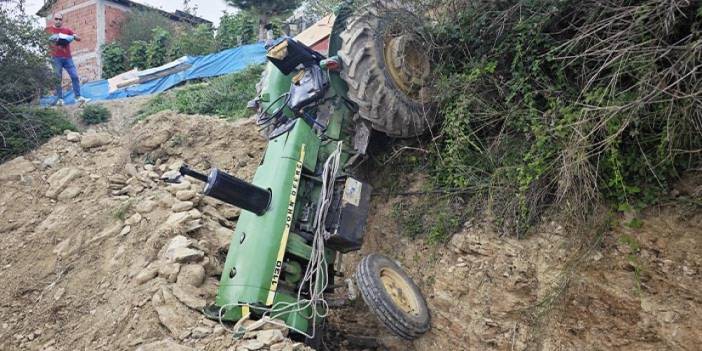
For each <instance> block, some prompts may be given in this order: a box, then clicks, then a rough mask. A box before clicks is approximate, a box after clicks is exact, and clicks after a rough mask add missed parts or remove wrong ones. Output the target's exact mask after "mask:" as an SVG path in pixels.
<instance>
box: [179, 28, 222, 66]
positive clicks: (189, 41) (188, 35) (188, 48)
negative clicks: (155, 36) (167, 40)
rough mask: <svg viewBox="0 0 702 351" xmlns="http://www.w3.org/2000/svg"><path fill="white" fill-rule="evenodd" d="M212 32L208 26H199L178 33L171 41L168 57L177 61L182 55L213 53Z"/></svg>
mask: <svg viewBox="0 0 702 351" xmlns="http://www.w3.org/2000/svg"><path fill="white" fill-rule="evenodd" d="M214 41H215V39H214V31H213V29H212V26H210V25H208V24H200V25H198V26H197V27H195V28H194V29H193V28H191V29H189V30H185V31H183V32H179V33H178V35H177V36H176V37H175V38H174V39H173V41H172V44H171V47H170V52H169V57H170V58H171V59H177V58H179V57H181V56H183V55H190V56H197V55H205V54H208V53H211V52H212V51H214V48H215V43H214Z"/></svg>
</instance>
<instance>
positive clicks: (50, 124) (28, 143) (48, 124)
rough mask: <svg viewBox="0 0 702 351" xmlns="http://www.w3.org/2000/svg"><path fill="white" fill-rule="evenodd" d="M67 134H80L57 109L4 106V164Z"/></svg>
mask: <svg viewBox="0 0 702 351" xmlns="http://www.w3.org/2000/svg"><path fill="white" fill-rule="evenodd" d="M64 130H76V127H75V126H74V125H73V124H72V123H71V122H70V121H68V119H67V118H66V116H65V114H64V113H63V112H61V111H59V110H55V109H45V108H35V107H5V106H0V162H4V161H7V160H9V159H10V158H13V157H15V156H19V155H21V154H23V153H25V152H27V151H30V150H32V149H33V148H35V147H38V146H39V145H41V144H43V143H44V142H46V141H47V140H49V139H50V138H51V137H53V136H55V135H59V134H61V133H63V131H64Z"/></svg>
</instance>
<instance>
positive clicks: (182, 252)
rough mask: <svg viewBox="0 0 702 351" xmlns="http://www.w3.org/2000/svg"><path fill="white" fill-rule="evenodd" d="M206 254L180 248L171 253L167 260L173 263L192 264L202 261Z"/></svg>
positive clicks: (187, 248)
mask: <svg viewBox="0 0 702 351" xmlns="http://www.w3.org/2000/svg"><path fill="white" fill-rule="evenodd" d="M204 256H205V253H204V252H202V251H200V250H196V249H191V248H189V247H179V248H176V249H174V250H171V251H170V254H169V255H167V256H166V258H167V259H168V260H169V261H171V262H178V263H190V262H198V261H201V260H202V258H203V257H204Z"/></svg>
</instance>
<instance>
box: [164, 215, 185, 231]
mask: <svg viewBox="0 0 702 351" xmlns="http://www.w3.org/2000/svg"><path fill="white" fill-rule="evenodd" d="M189 220H190V213H189V212H176V213H171V215H170V216H168V218H167V219H166V222H164V223H163V224H164V226H166V227H170V228H175V227H178V226H181V225H183V224H185V223H186V222H187V221H189Z"/></svg>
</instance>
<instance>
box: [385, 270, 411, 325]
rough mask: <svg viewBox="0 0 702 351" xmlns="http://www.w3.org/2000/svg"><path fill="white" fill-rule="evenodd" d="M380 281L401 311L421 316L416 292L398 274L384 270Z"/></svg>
mask: <svg viewBox="0 0 702 351" xmlns="http://www.w3.org/2000/svg"><path fill="white" fill-rule="evenodd" d="M380 281H381V282H382V283H383V287H384V288H385V291H386V292H387V293H388V295H390V298H391V299H392V301H393V302H394V303H395V305H396V306H397V307H398V308H399V309H400V310H402V311H403V312H405V313H407V314H409V315H413V316H418V315H419V301H418V300H417V297H416V296H415V294H414V290H413V289H412V287H411V286H410V285H409V284H408V283H407V281H406V280H404V279H402V277H401V276H400V275H399V274H397V272H395V271H393V270H391V269H387V268H383V269H382V270H381V271H380Z"/></svg>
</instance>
